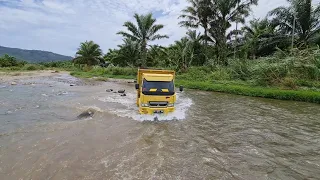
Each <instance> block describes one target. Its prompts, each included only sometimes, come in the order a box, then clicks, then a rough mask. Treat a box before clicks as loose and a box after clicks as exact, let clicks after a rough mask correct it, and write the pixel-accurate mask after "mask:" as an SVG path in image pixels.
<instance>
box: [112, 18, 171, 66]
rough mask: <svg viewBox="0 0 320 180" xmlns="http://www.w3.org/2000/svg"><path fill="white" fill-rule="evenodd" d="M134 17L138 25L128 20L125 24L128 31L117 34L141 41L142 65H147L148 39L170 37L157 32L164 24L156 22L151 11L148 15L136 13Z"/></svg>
mask: <svg viewBox="0 0 320 180" xmlns="http://www.w3.org/2000/svg"><path fill="white" fill-rule="evenodd" d="M134 18H135V20H136V22H137V25H135V24H134V23H132V22H130V21H127V22H125V23H124V25H123V26H125V27H126V28H127V30H128V32H124V31H120V32H118V33H117V34H120V35H122V36H123V37H125V38H128V39H131V40H133V41H137V42H139V43H140V46H141V60H142V62H141V63H142V65H146V59H147V45H148V41H154V40H157V39H162V38H169V37H168V36H167V35H160V34H157V33H158V32H159V30H161V29H162V28H163V27H164V26H163V25H162V24H155V23H156V19H154V18H152V14H151V13H150V14H147V15H138V14H135V15H134Z"/></svg>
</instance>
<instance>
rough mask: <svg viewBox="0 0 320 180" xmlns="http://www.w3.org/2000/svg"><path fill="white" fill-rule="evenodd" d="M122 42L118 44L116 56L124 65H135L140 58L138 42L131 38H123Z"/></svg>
mask: <svg viewBox="0 0 320 180" xmlns="http://www.w3.org/2000/svg"><path fill="white" fill-rule="evenodd" d="M123 43H124V44H122V45H119V46H118V47H119V48H120V50H119V53H118V57H117V58H118V59H119V60H120V61H123V63H124V64H125V65H126V66H131V67H133V66H137V63H138V61H139V59H140V44H139V43H138V42H136V41H133V40H131V39H124V40H123Z"/></svg>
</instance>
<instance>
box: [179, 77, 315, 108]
mask: <svg viewBox="0 0 320 180" xmlns="http://www.w3.org/2000/svg"><path fill="white" fill-rule="evenodd" d="M176 84H177V85H182V86H184V87H185V88H189V89H196V90H203V91H214V92H223V93H229V94H237V95H244V96H251V97H263V98H271V99H279V100H293V101H303V102H311V103H318V104H320V91H311V90H285V89H278V88H267V87H258V86H257V87H254V86H247V85H240V84H238V85H237V84H234V85H230V84H214V83H209V82H191V81H183V80H182V81H177V83H176Z"/></svg>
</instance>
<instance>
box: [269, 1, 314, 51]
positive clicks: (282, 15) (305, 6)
mask: <svg viewBox="0 0 320 180" xmlns="http://www.w3.org/2000/svg"><path fill="white" fill-rule="evenodd" d="M288 2H289V3H290V6H288V7H278V8H276V9H274V10H272V11H270V12H269V16H272V17H274V19H273V21H274V22H275V23H276V24H277V25H278V27H279V30H280V31H281V33H283V34H287V35H292V33H293V35H294V36H295V38H296V40H297V41H298V44H299V45H301V46H306V45H308V44H312V43H315V42H316V41H317V40H318V39H319V37H320V36H319V34H320V20H319V19H320V5H319V4H318V5H317V6H316V7H313V6H312V0H288ZM294 21H295V22H294ZM293 31H294V32H293Z"/></svg>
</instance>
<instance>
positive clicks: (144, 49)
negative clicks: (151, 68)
mask: <svg viewBox="0 0 320 180" xmlns="http://www.w3.org/2000/svg"><path fill="white" fill-rule="evenodd" d="M141 64H142V66H143V67H146V65H147V42H146V40H143V41H142V43H141Z"/></svg>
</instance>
